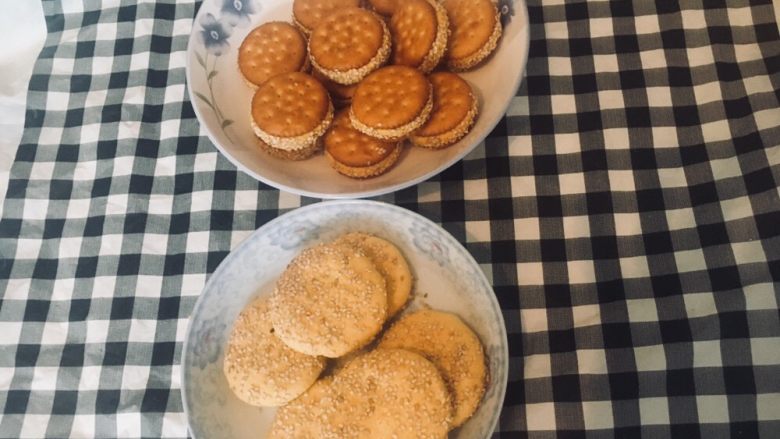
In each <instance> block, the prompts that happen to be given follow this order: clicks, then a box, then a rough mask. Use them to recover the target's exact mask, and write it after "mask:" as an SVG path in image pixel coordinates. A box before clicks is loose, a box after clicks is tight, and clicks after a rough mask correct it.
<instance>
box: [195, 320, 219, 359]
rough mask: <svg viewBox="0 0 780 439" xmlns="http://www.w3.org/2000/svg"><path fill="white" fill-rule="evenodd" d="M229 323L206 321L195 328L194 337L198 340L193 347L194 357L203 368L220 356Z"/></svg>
mask: <svg viewBox="0 0 780 439" xmlns="http://www.w3.org/2000/svg"><path fill="white" fill-rule="evenodd" d="M226 329H227V325H225V324H224V323H214V322H211V321H204V322H203V323H202V324H201V326H200V327H199V328H197V329H196V330H195V335H194V337H193V339H194V340H195V341H196V343H195V346H193V348H192V351H191V352H192V354H193V355H192V358H193V362H194V363H195V365H196V366H198V367H199V368H200V369H201V370H203V369H205V368H206V366H208V365H209V364H211V363H214V362H215V361H217V358H219V348H220V346H221V342H222V341H223V340H222V335H223V334H224V333H225V331H226Z"/></svg>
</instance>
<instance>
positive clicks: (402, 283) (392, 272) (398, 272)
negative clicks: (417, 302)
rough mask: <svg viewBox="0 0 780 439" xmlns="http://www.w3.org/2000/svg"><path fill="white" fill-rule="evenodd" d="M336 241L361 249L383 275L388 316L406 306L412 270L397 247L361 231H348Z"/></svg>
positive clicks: (410, 290)
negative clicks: (385, 285)
mask: <svg viewBox="0 0 780 439" xmlns="http://www.w3.org/2000/svg"><path fill="white" fill-rule="evenodd" d="M336 242H337V243H341V242H343V243H347V244H349V245H353V246H356V247H358V248H359V249H361V250H363V252H364V253H365V254H366V255H367V256H368V257H369V258H370V259H371V261H372V262H373V263H374V265H375V266H376V268H377V270H379V272H380V273H382V276H384V277H385V281H386V282H387V316H388V318H389V317H392V316H393V315H395V314H396V313H397V312H398V311H400V310H401V309H402V308H403V307H404V306H406V302H407V301H408V300H409V295H410V294H411V292H412V272H411V270H410V269H409V264H408V263H407V262H406V258H404V255H403V254H402V253H401V250H399V249H398V247H396V246H395V245H393V243H391V242H389V241H387V240H385V239H382V238H379V237H377V236H373V235H369V234H368V233H361V232H353V233H348V234H346V235H344V236H342V237H340V238H339V239H338V240H337V241H336Z"/></svg>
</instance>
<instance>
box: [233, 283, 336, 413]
mask: <svg viewBox="0 0 780 439" xmlns="http://www.w3.org/2000/svg"><path fill="white" fill-rule="evenodd" d="M324 368H325V359H324V358H322V357H313V356H309V355H305V354H301V353H299V352H296V351H294V350H292V349H290V348H289V347H287V345H285V344H284V343H282V341H281V340H279V339H278V338H277V337H276V336H275V335H274V329H273V325H272V324H271V319H270V316H269V313H268V298H267V297H264V298H259V299H256V300H254V301H253V302H252V303H250V304H249V306H247V307H246V309H244V310H243V311H242V312H241V314H239V316H238V319H237V320H236V323H235V325H234V326H233V331H232V332H231V334H230V339H229V340H228V344H227V349H226V350H225V360H224V371H225V377H226V378H227V381H228V384H229V386H230V388H231V389H232V390H233V393H235V394H236V396H238V398H239V399H241V400H242V401H244V402H246V403H248V404H252V405H256V406H278V405H282V404H286V403H288V402H290V401H292V400H293V399H295V398H297V397H298V396H299V395H300V394H302V393H303V392H304V391H306V389H308V388H309V386H311V385H312V384H313V383H314V382H315V381H316V380H317V377H318V376H319V375H320V373H321V372H322V370H323V369H324Z"/></svg>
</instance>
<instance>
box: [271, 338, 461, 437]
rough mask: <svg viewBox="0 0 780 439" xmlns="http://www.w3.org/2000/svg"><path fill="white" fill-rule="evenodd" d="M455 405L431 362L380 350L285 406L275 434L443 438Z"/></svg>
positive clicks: (408, 352)
mask: <svg viewBox="0 0 780 439" xmlns="http://www.w3.org/2000/svg"><path fill="white" fill-rule="evenodd" d="M451 409H452V405H451V397H450V394H449V391H448V390H447V386H446V384H445V383H444V380H443V379H442V377H441V374H440V373H439V371H438V370H437V369H436V367H435V366H434V365H433V364H431V362H429V361H428V360H426V359H425V358H423V357H422V356H420V355H418V354H415V353H413V352H410V351H406V350H403V349H377V350H375V351H372V352H370V353H368V354H365V355H361V356H359V357H357V358H355V359H354V360H352V361H351V362H350V363H349V364H347V365H346V366H344V367H343V368H342V369H340V370H338V371H337V372H336V373H335V374H334V375H333V378H332V379H330V380H328V381H326V382H325V383H324V384H322V385H319V383H318V385H315V386H312V391H310V392H306V393H305V394H304V395H303V396H301V397H300V398H298V399H296V400H295V401H293V402H292V403H290V404H289V405H287V406H285V407H282V408H281V409H280V410H279V411H278V412H277V415H276V419H274V423H273V426H272V427H271V437H273V438H285V439H287V438H303V437H307V438H314V437H319V438H325V437H333V438H336V437H339V438H343V437H349V438H354V439H391V438H393V439H407V438H408V439H417V438H437V439H444V438H446V437H447V431H448V429H449V425H450V417H451Z"/></svg>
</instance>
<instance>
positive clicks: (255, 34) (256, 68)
mask: <svg viewBox="0 0 780 439" xmlns="http://www.w3.org/2000/svg"><path fill="white" fill-rule="evenodd" d="M308 66H309V57H308V54H307V53H306V40H305V39H304V37H303V35H301V32H300V31H299V30H298V29H296V28H295V26H293V25H291V24H289V23H284V22H279V21H275V22H270V23H265V24H263V25H261V26H259V27H257V28H255V29H254V30H253V31H252V32H250V33H249V35H247V36H246V38H244V41H243V42H242V43H241V47H239V48H238V70H239V71H240V72H241V75H242V76H243V77H244V80H245V81H246V82H247V83H248V84H249V85H250V86H251V87H253V88H257V87H258V86H260V85H262V84H263V83H264V82H265V81H267V80H268V79H270V78H271V77H273V76H276V75H278V74H281V73H289V72H298V71H303V70H306V69H308Z"/></svg>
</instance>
